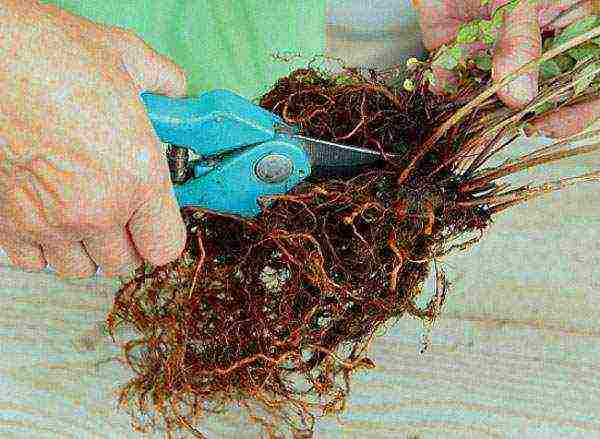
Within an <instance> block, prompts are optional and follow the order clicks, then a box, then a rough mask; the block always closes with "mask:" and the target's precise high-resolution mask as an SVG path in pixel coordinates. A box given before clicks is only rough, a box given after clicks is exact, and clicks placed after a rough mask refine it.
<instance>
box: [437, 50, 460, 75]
mask: <svg viewBox="0 0 600 439" xmlns="http://www.w3.org/2000/svg"><path fill="white" fill-rule="evenodd" d="M442 47H444V46H442ZM461 56H462V49H461V48H460V46H457V45H454V46H451V47H444V48H443V49H442V51H441V53H440V55H439V56H438V57H437V58H436V59H435V61H434V62H433V64H434V65H436V66H438V67H441V68H443V69H446V70H452V69H454V68H456V67H457V66H458V65H459V63H460V59H461Z"/></svg>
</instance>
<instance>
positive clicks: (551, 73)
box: [540, 59, 562, 80]
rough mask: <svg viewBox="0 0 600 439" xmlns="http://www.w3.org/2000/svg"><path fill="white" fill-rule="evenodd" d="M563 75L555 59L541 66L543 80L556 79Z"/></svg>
mask: <svg viewBox="0 0 600 439" xmlns="http://www.w3.org/2000/svg"><path fill="white" fill-rule="evenodd" d="M561 73H562V70H561V69H560V66H559V65H558V63H557V62H556V60H554V59H549V60H548V61H544V62H543V63H541V64H540V75H541V76H542V79H543V80H547V79H550V78H554V77H555V76H558V75H560V74H561Z"/></svg>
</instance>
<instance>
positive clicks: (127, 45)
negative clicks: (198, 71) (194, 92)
mask: <svg viewBox="0 0 600 439" xmlns="http://www.w3.org/2000/svg"><path fill="white" fill-rule="evenodd" d="M111 41H112V44H113V47H114V48H115V49H116V50H117V51H118V52H119V53H120V55H121V59H122V61H123V65H124V67H125V69H126V70H127V72H128V73H129V76H130V77H131V79H132V80H133V82H134V83H135V85H136V86H137V87H138V89H139V90H140V91H141V90H145V91H151V92H154V93H160V94H164V95H168V96H173V97H177V96H183V95H185V91H186V78H185V73H184V71H183V69H182V68H181V67H179V66H178V65H177V64H175V63H174V62H173V61H171V60H170V59H169V58H167V57H166V56H164V55H161V54H159V53H157V52H156V51H154V50H153V49H152V48H151V47H150V46H149V45H148V44H146V43H145V42H144V41H143V40H142V39H141V38H139V37H138V36H136V35H135V34H134V33H133V32H130V31H127V30H123V29H119V28H114V29H113V30H112V31H111Z"/></svg>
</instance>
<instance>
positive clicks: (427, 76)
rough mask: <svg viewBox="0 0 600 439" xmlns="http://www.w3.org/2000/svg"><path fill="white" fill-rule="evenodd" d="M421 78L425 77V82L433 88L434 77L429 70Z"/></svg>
mask: <svg viewBox="0 0 600 439" xmlns="http://www.w3.org/2000/svg"><path fill="white" fill-rule="evenodd" d="M423 76H424V77H425V80H426V81H427V82H429V84H431V86H435V76H434V75H433V72H432V71H431V70H426V71H425V73H424V74H423Z"/></svg>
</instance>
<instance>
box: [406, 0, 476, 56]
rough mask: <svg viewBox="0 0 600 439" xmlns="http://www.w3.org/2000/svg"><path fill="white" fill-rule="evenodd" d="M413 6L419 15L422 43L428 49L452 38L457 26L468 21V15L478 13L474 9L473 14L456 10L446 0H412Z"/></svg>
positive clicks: (454, 35) (454, 6)
mask: <svg viewBox="0 0 600 439" xmlns="http://www.w3.org/2000/svg"><path fill="white" fill-rule="evenodd" d="M413 6H414V7H415V9H416V11H417V14H418V15H419V26H420V28H421V32H422V33H423V44H424V45H425V48H426V49H427V50H429V51H432V50H435V49H437V48H438V47H440V46H441V45H442V44H447V43H449V42H451V41H452V40H454V38H455V37H456V33H457V32H458V28H459V27H460V26H461V25H462V24H463V23H464V22H465V21H470V20H469V18H470V17H469V16H470V15H476V14H478V13H479V10H477V11H475V10H474V11H473V14H464V13H465V12H468V11H457V10H456V5H455V4H453V2H449V1H446V0H413ZM461 12H463V14H461ZM471 18H477V17H476V16H474V17H471Z"/></svg>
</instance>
